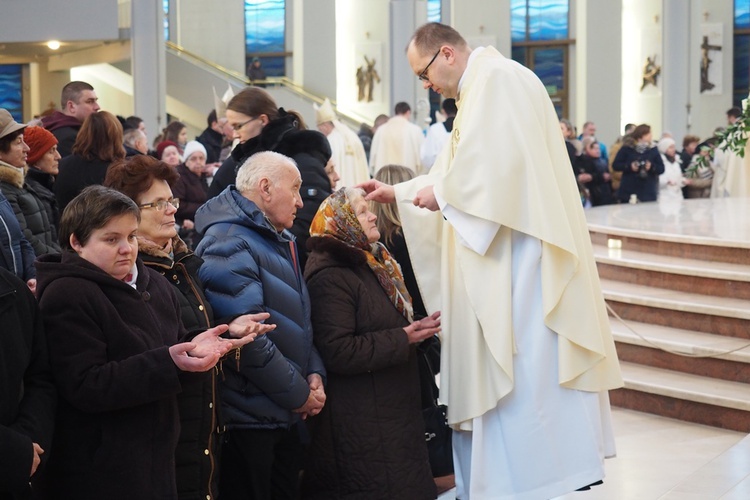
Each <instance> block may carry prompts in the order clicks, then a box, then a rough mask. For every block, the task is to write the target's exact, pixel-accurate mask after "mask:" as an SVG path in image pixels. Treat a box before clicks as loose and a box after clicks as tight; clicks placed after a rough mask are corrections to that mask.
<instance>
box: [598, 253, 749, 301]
mask: <svg viewBox="0 0 750 500" xmlns="http://www.w3.org/2000/svg"><path fill="white" fill-rule="evenodd" d="M593 250H594V257H595V258H596V263H597V269H598V271H599V276H600V277H601V278H602V279H608V280H613V281H624V282H627V283H635V284H638V285H645V286H651V287H656V288H666V289H669V290H677V291H684V292H694V293H702V294H706V295H713V296H721V297H733V298H740V299H747V300H750V268H748V266H747V265H742V264H730V263H725V262H712V261H705V260H699V259H685V258H678V257H667V256H664V255H653V254H646V253H643V252H638V251H634V250H621V249H612V248H607V247H605V246H603V245H598V244H596V245H593Z"/></svg>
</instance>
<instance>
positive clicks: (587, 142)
mask: <svg viewBox="0 0 750 500" xmlns="http://www.w3.org/2000/svg"><path fill="white" fill-rule="evenodd" d="M573 171H574V172H575V174H576V180H577V181H578V184H579V186H584V187H585V189H586V190H587V191H588V193H589V196H590V199H591V205H592V206H594V207H598V206H600V205H611V204H612V203H614V202H615V199H614V196H613V195H612V184H611V183H610V180H611V177H610V174H609V165H607V161H606V160H604V158H602V152H601V149H600V148H599V143H598V142H597V140H596V139H595V138H594V137H591V136H589V137H585V138H584V139H583V153H582V154H581V156H578V157H576V160H575V163H574V164H573Z"/></svg>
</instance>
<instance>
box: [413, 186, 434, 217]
mask: <svg viewBox="0 0 750 500" xmlns="http://www.w3.org/2000/svg"><path fill="white" fill-rule="evenodd" d="M412 203H414V204H415V205H416V206H418V207H419V208H426V209H427V210H430V211H432V212H436V211H437V210H440V207H439V206H438V202H437V200H436V199H435V190H434V188H433V186H426V187H423V188H422V189H420V190H419V191H417V196H416V198H414V201H413V202H412Z"/></svg>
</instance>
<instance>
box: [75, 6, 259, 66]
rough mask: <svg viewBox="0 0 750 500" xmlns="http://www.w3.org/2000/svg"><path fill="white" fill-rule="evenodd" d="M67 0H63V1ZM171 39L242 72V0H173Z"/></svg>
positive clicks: (221, 64)
mask: <svg viewBox="0 0 750 500" xmlns="http://www.w3.org/2000/svg"><path fill="white" fill-rule="evenodd" d="M66 1H67V0H66ZM174 3H175V4H176V7H175V9H176V18H177V26H173V27H171V28H170V31H171V33H172V36H173V39H172V41H173V42H174V43H176V44H178V45H181V46H182V47H184V48H185V49H186V50H188V51H190V52H193V53H195V54H197V55H199V56H201V57H203V58H204V59H208V60H209V61H213V62H214V63H216V64H218V65H219V66H223V67H224V68H226V69H229V70H232V71H236V72H238V73H240V74H242V75H244V74H245V70H246V69H247V68H246V67H245V24H244V21H243V20H244V19H245V11H244V3H243V1H242V0H222V1H220V2H217V1H210V2H209V1H206V0H177V1H176V2H174Z"/></svg>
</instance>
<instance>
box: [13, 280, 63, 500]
mask: <svg viewBox="0 0 750 500" xmlns="http://www.w3.org/2000/svg"><path fill="white" fill-rule="evenodd" d="M0 325H2V332H3V333H2V335H0V378H1V380H0V450H2V453H0V500H5V499H11V498H26V496H25V495H27V494H28V492H29V490H30V484H31V483H30V481H31V482H32V483H33V481H34V480H35V479H36V477H37V476H38V475H37V474H36V472H37V470H38V467H39V464H40V462H41V460H42V457H45V455H44V452H45V451H46V450H49V448H50V443H51V442H52V428H53V423H54V420H55V415H54V412H55V398H56V394H55V387H54V384H53V382H52V375H51V373H50V368H49V359H48V357H47V343H46V341H45V339H44V332H43V330H42V321H41V316H40V315H39V309H38V307H37V304H36V299H34V296H33V295H32V294H31V292H29V290H28V289H27V288H26V285H25V284H24V283H23V282H22V281H21V280H19V279H18V278H16V277H15V276H13V275H12V274H11V273H10V272H8V271H6V270H5V269H2V268H0Z"/></svg>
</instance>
